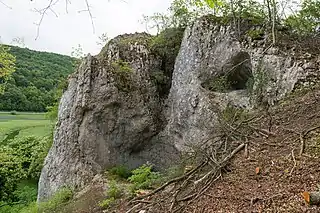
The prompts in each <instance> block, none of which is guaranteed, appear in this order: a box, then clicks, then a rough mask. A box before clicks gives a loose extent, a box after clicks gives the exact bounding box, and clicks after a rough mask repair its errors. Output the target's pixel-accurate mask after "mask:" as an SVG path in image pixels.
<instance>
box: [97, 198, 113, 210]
mask: <svg viewBox="0 0 320 213" xmlns="http://www.w3.org/2000/svg"><path fill="white" fill-rule="evenodd" d="M115 202H116V200H115V199H114V198H113V197H110V198H107V199H104V200H103V201H101V202H99V206H100V207H102V208H104V209H107V208H110V207H111V206H112V205H113V204H114V203H115Z"/></svg>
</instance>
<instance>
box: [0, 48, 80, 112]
mask: <svg viewBox="0 0 320 213" xmlns="http://www.w3.org/2000/svg"><path fill="white" fill-rule="evenodd" d="M2 47H3V45H2ZM5 47H6V48H9V47H8V46H5ZM10 54H12V55H14V56H15V58H16V63H15V64H16V71H15V72H14V73H12V75H11V76H12V77H11V78H9V79H8V80H7V81H6V88H5V90H4V92H3V94H2V95H0V110H2V111H12V110H16V111H34V112H44V111H46V107H47V106H52V105H53V104H54V103H55V101H56V98H55V95H54V94H55V93H56V90H57V87H58V84H59V82H61V81H65V79H66V78H67V76H68V75H69V74H70V73H72V72H73V70H74V59H73V58H71V57H69V56H63V55H59V54H54V53H47V52H38V51H33V50H29V49H27V48H19V47H13V46H12V47H10ZM0 63H1V62H0ZM0 79H1V78H0ZM0 83H1V80H0Z"/></svg>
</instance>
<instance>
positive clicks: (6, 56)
mask: <svg viewBox="0 0 320 213" xmlns="http://www.w3.org/2000/svg"><path fill="white" fill-rule="evenodd" d="M9 50H10V48H9V47H7V46H5V45H2V44H0V93H2V92H3V89H4V86H5V83H6V81H7V80H8V78H9V77H10V75H11V73H13V72H14V71H15V61H16V58H15V57H14V56H13V55H11V54H10V53H9Z"/></svg>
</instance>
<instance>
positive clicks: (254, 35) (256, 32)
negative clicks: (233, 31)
mask: <svg viewBox="0 0 320 213" xmlns="http://www.w3.org/2000/svg"><path fill="white" fill-rule="evenodd" d="M246 34H247V36H249V37H250V38H251V39H252V40H258V39H262V38H263V35H264V32H263V30H262V29H250V30H248V31H247V33H246Z"/></svg>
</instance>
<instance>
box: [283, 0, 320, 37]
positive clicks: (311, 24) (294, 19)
mask: <svg viewBox="0 0 320 213" xmlns="http://www.w3.org/2000/svg"><path fill="white" fill-rule="evenodd" d="M319 8H320V1H318V0H303V1H302V5H301V10H299V11H298V12H297V13H295V14H292V15H290V16H289V17H288V18H287V19H285V24H286V25H288V26H289V27H291V28H292V29H294V30H295V31H297V32H298V33H299V34H310V33H314V32H315V30H316V28H317V27H319V24H320V10H319Z"/></svg>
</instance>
